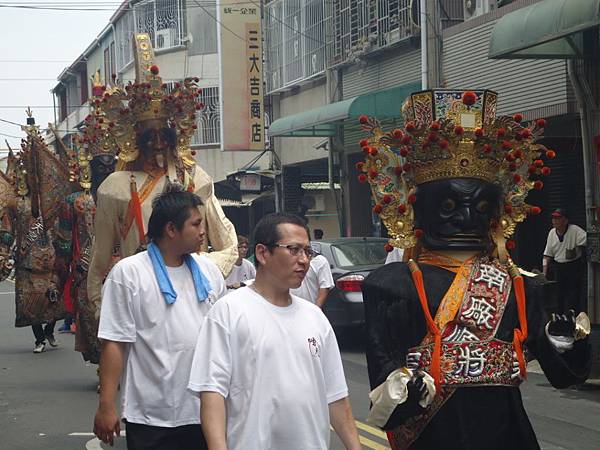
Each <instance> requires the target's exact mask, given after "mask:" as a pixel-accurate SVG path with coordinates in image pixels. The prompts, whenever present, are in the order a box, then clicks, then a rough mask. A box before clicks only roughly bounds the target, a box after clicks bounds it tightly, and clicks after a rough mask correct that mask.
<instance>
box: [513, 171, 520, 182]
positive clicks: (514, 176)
mask: <svg viewBox="0 0 600 450" xmlns="http://www.w3.org/2000/svg"><path fill="white" fill-rule="evenodd" d="M513 180H515V183H520V182H521V175H519V174H518V173H515V174H514V175H513Z"/></svg>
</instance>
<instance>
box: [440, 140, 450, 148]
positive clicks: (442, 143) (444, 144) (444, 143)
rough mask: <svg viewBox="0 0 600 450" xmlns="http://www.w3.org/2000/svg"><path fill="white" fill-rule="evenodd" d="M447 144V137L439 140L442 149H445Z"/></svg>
mask: <svg viewBox="0 0 600 450" xmlns="http://www.w3.org/2000/svg"><path fill="white" fill-rule="evenodd" d="M448 145H450V143H449V142H448V140H447V139H442V140H441V141H440V148H442V149H446V148H448Z"/></svg>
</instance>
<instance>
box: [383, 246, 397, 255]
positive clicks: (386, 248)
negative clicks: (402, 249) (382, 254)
mask: <svg viewBox="0 0 600 450" xmlns="http://www.w3.org/2000/svg"><path fill="white" fill-rule="evenodd" d="M383 248H384V249H385V251H386V252H388V253H389V252H391V251H392V250H394V247H392V246H391V245H390V244H385V245H384V246H383Z"/></svg>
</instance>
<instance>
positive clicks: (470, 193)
mask: <svg viewBox="0 0 600 450" xmlns="http://www.w3.org/2000/svg"><path fill="white" fill-rule="evenodd" d="M501 194H502V192H501V190H500V187H499V186H497V185H495V184H492V183H489V182H486V181H482V180H478V179H474V178H452V179H446V180H436V181H431V182H428V183H424V184H421V185H419V186H418V188H417V193H416V196H417V200H416V202H415V204H414V209H415V225H416V226H417V228H420V229H421V230H423V235H422V236H421V238H420V242H421V244H422V245H423V246H424V247H425V248H427V249H429V250H480V251H489V250H490V249H491V248H492V246H493V243H492V240H491V238H490V224H491V223H492V221H493V220H496V221H497V220H498V217H499V207H500V199H501Z"/></svg>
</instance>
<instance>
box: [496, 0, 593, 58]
mask: <svg viewBox="0 0 600 450" xmlns="http://www.w3.org/2000/svg"><path fill="white" fill-rule="evenodd" d="M598 25H600V0H543V1H541V2H539V3H535V4H533V5H530V6H527V7H526V8H521V9H518V10H516V11H514V12H511V13H509V14H506V15H505V16H504V17H502V18H501V19H500V20H499V21H498V23H497V24H496V25H495V26H494V30H493V31H492V36H491V38H490V45H489V57H490V58H496V59H518V58H528V59H564V58H580V57H583V56H587V55H585V54H584V45H583V44H584V39H586V32H589V31H590V30H591V29H592V28H594V27H597V26H598Z"/></svg>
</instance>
